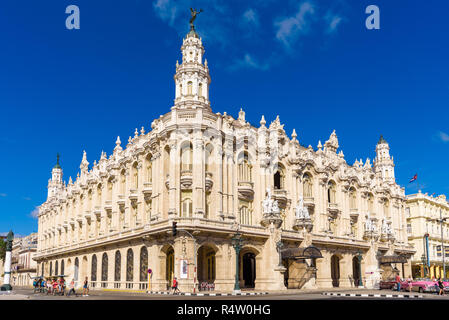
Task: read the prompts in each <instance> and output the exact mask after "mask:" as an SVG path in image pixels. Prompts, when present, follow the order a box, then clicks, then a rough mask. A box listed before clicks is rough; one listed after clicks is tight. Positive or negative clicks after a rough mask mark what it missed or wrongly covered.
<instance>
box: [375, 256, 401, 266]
mask: <svg viewBox="0 0 449 320" xmlns="http://www.w3.org/2000/svg"><path fill="white" fill-rule="evenodd" d="M379 262H380V263H382V264H384V263H407V257H406V256H398V255H394V256H382V257H380V258H379Z"/></svg>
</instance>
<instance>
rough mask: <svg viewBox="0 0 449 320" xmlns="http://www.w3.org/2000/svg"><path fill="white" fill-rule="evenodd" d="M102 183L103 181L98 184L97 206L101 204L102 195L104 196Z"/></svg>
mask: <svg viewBox="0 0 449 320" xmlns="http://www.w3.org/2000/svg"><path fill="white" fill-rule="evenodd" d="M102 191H103V190H102V185H101V183H100V184H98V186H97V206H101V200H102V199H101V196H102Z"/></svg>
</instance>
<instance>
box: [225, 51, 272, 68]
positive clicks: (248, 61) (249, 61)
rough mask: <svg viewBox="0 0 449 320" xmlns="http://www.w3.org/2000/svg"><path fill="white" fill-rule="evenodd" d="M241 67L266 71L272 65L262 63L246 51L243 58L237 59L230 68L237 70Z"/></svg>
mask: <svg viewBox="0 0 449 320" xmlns="http://www.w3.org/2000/svg"><path fill="white" fill-rule="evenodd" d="M240 68H250V69H258V70H262V71H265V70H268V69H269V68H270V65H269V63H260V62H259V61H257V60H256V59H255V58H254V57H253V56H251V55H250V54H249V53H246V54H245V56H244V57H243V58H242V59H237V60H236V61H235V62H234V64H233V65H232V66H231V68H230V69H231V70H236V69H240Z"/></svg>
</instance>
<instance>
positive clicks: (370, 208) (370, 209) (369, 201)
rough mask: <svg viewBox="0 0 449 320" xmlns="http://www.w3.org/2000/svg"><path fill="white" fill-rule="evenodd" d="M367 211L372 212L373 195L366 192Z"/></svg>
mask: <svg viewBox="0 0 449 320" xmlns="http://www.w3.org/2000/svg"><path fill="white" fill-rule="evenodd" d="M368 212H369V213H373V212H374V196H373V194H372V193H369V194H368Z"/></svg>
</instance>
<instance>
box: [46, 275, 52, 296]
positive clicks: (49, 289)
mask: <svg viewBox="0 0 449 320" xmlns="http://www.w3.org/2000/svg"><path fill="white" fill-rule="evenodd" d="M51 288H52V285H51V280H50V279H47V294H49V293H51Z"/></svg>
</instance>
